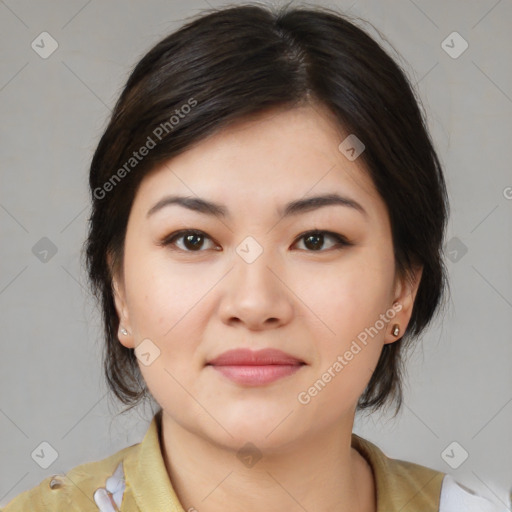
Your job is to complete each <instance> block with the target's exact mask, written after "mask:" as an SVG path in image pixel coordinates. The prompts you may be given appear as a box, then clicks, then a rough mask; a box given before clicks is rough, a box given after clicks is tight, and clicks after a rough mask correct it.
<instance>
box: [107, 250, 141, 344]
mask: <svg viewBox="0 0 512 512" xmlns="http://www.w3.org/2000/svg"><path fill="white" fill-rule="evenodd" d="M107 261H108V265H109V268H110V272H111V275H112V292H113V295H114V304H115V307H116V311H117V316H118V317H119V328H118V331H117V338H118V340H119V342H120V343H121V345H124V346H125V347H126V348H134V347H135V345H134V337H133V334H132V329H131V325H130V317H129V314H128V306H127V303H126V292H125V288H124V283H123V277H122V275H119V272H115V270H114V267H113V265H112V258H111V255H110V254H109V255H108V256H107ZM121 329H125V330H126V331H127V332H128V334H123V333H122V332H121Z"/></svg>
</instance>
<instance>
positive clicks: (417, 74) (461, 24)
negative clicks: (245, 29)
mask: <svg viewBox="0 0 512 512" xmlns="http://www.w3.org/2000/svg"><path fill="white" fill-rule="evenodd" d="M221 5H223V4H221V3H217V2H215V1H214V0H209V1H208V2H207V1H205V0H197V1H193V0H191V1H188V2H186V3H185V2H176V1H163V0H150V1H144V2H143V1H142V0H140V1H129V2H122V1H120V0H110V1H99V0H91V1H84V0H73V1H64V0H54V1H35V0H32V1H28V0H27V1H23V0H3V1H2V0H0V39H1V48H2V50H1V60H0V119H1V123H0V131H1V134H0V145H1V151H2V153H1V162H2V165H1V173H2V175H1V188H0V223H1V240H2V255H1V258H0V265H1V274H0V311H1V326H2V331H1V336H2V353H1V357H0V379H1V381H0V390H1V391H0V393H1V395H0V431H1V439H0V460H1V466H0V505H4V504H6V503H7V502H8V501H9V500H10V499H12V498H13V497H14V496H16V495H17V494H19V493H20V492H22V491H23V490H25V489H28V488H31V487H33V486H34V485H36V484H38V483H39V482H40V481H41V480H42V479H43V478H45V477H46V476H48V475H51V474H55V473H59V472H64V471H67V470H69V469H70V468H71V467H73V466H76V465H78V464H81V463H83V462H86V461H92V460H98V459H100V458H103V457H106V456H107V455H110V454H111V453H114V452H115V451H117V450H119V449H121V448H123V447H125V446H127V445H130V444H133V443H137V442H139V441H140V440H141V439H142V436H143V435H144V433H145V431H146V429H147V427H148V424H149V420H150V418H151V416H152V410H151V409H150V408H149V407H145V408H139V409H138V410H136V411H134V412H133V413H131V414H130V415H128V416H125V417H115V416H114V415H115V413H116V412H117V411H118V410H119V406H118V405H117V404H116V403H115V402H114V401H113V400H111V399H110V398H109V395H108V393H107V389H106V386H105V384H104V382H103V376H102V369H101V366H100V353H101V352H100V351H101V338H100V324H99V320H98V319H99V315H98V312H97V310H96V309H95V306H94V302H93V300H92V299H91V297H90V296H89V294H88V292H87V284H86V279H85V273H84V270H83V268H81V265H80V250H81V245H82V243H83V240H84V238H85V234H86V222H87V217H88V202H87V198H88V196H87V194H88V192H87V172H88V165H89V163H90V158H91V156H92V152H93V150H94V148H95V145H96V144H97V142H98V140H99V137H100V135H101V133H102V130H103V129H104V128H105V126H106V121H107V117H108V115H109V113H110V109H111V108H112V107H113V104H114V102H115V100H116V99H117V95H118V94H119V92H120V90H121V87H122V85H123V84H124V82H125V80H126V78H127V77H128V74H129V71H130V69H131V67H132V66H133V65H134V64H135V63H136V62H137V60H138V59H139V58H140V57H142V55H143V54H144V53H145V52H146V51H147V50H149V48H150V47H152V46H153V44H155V43H156V42H157V41H158V40H160V39H161V38H162V37H163V36H165V35H167V34H168V33H169V32H170V31H172V30H174V29H176V28H177V27H179V26H180V25H181V24H182V22H183V20H184V18H186V17H188V16H191V15H193V14H196V13H197V12H198V11H199V10H201V9H204V8H208V7H209V6H214V7H218V6H221ZM323 5H326V6H331V7H334V8H339V9H340V10H346V11H347V12H349V13H351V14H354V15H357V16H361V17H362V18H364V19H366V20H368V21H370V22H371V23H373V24H374V25H375V26H376V27H377V28H378V29H379V30H380V31H381V32H382V33H383V34H384V36H385V37H386V38H387V39H388V40H389V41H390V42H391V43H392V45H393V46H394V47H395V48H396V49H397V50H398V52H400V54H401V55H402V56H403V58H404V59H405V62H406V64H404V65H406V70H407V73H408V75H409V76H410V78H411V80H412V81H413V82H414V83H415V84H417V90H418V93H419V94H420V96H421V98H422V100H423V103H424V106H425V109H426V111H427V115H428V122H429V125H430V128H431V130H432V134H433V138H434V142H435V144H436V146H437V148H438V151H439V155H440V157H441V160H442V163H443V164H444V167H445V172H446V178H447V181H448V187H449V193H450V200H451V206H452V216H451V218H450V224H449V229H448V236H447V240H448V247H447V253H448V254H449V258H450V259H449V260H448V268H449V272H450V280H451V289H452V296H451V301H450V303H449V309H448V312H447V314H446V315H445V317H444V320H443V322H437V324H435V325H433V326H432V328H431V329H430V330H429V331H428V332H427V333H426V335H425V336H424V338H423V341H422V343H421V345H420V346H419V348H418V349H417V350H415V351H414V352H413V354H412V355H411V357H410V360H409V381H408V382H409V384H408V386H407V388H406V396H405V406H404V410H403V413H402V414H401V415H400V416H399V417H398V418H397V419H395V420H392V419H391V418H390V417H389V416H388V417H386V416H384V415H377V416H373V417H371V418H356V426H355V431H356V432H357V433H359V434H360V435H362V436H363V437H366V438H368V439H369V440H371V441H373V442H375V443H376V444H378V445H379V446H380V447H381V448H382V449H383V450H384V451H385V452H386V453H387V454H388V455H390V456H393V457H395V458H401V459H405V460H409V461H413V462H417V463H419V464H423V465H426V466H430V467H432V468H436V469H438V470H441V471H445V472H448V473H451V474H452V475H453V476H454V477H455V478H456V479H457V480H459V481H460V482H461V483H464V484H466V485H467V486H469V487H471V488H473V489H475V490H476V491H478V492H480V493H482V494H484V495H486V496H489V497H492V498H493V499H495V500H497V499H498V498H499V499H500V500H502V501H503V503H507V502H508V499H507V494H508V490H509V488H510V487H511V485H512V428H511V427H512V372H511V369H510V367H511V365H512V339H511V338H512V336H511V334H510V333H511V331H512V278H511V274H512V263H511V262H512V235H511V234H512V225H511V224H512V221H511V219H512V199H511V197H512V188H510V187H512V172H511V163H510V160H511V158H510V157H511V151H510V145H511V141H512V127H511V123H510V116H511V114H512V80H511V78H512V64H511V62H512V60H511V59H510V50H511V42H512V41H511V35H510V34H511V32H510V26H511V21H512V2H511V1H510V0H500V1H496V0H481V1H462V0H458V1H455V0H454V1H449V2H445V1H441V0H436V1H429V2H427V1H420V0H415V1H412V0H397V1H385V2H382V1H381V2H378V1H377V0H374V1H364V0H358V1H356V2H354V1H353V0H352V1H338V2H332V3H323ZM363 26H364V25H363ZM367 30H369V31H370V33H372V34H373V35H374V36H375V37H377V38H378V36H377V35H376V33H374V32H373V31H372V29H371V27H367ZM43 31H47V32H49V33H50V34H51V36H52V37H53V38H54V39H55V40H56V41H57V42H58V45H59V46H58V49H57V50H56V51H55V52H54V53H53V54H52V55H51V56H50V57H48V58H47V59H43V58H41V57H40V56H39V55H38V54H37V53H36V52H35V51H34V50H33V49H32V47H31V43H32V41H34V40H36V42H37V41H38V40H39V41H40V39H36V38H37V37H38V36H39V34H40V33H41V32H43ZM453 31H457V32H458V33H459V34H460V35H461V36H462V37H463V38H464V39H465V40H466V41H467V42H468V44H469V47H468V49H467V50H466V51H465V52H464V53H462V55H460V56H459V57H458V58H455V59H454V58H452V57H450V56H449V55H448V54H447V53H446V51H445V50H444V49H443V47H442V46H441V44H442V42H443V40H445V38H446V37H447V36H448V35H449V34H451V33H452V32H453ZM448 41H450V40H448ZM447 44H450V45H451V46H454V49H455V50H457V49H458V48H461V46H460V43H459V42H457V41H454V43H451V42H449V43H447ZM384 45H385V47H387V46H386V44H384ZM45 46H46V48H48V45H47V44H45ZM507 187H508V188H507ZM44 237H46V238H48V239H49V240H51V242H52V243H53V244H54V245H55V247H56V249H57V252H56V254H54V255H52V252H51V250H50V252H49V253H48V254H47V255H46V256H45V255H44V253H41V250H42V249H41V248H43V249H44V248H45V247H46V248H48V247H49V242H48V241H47V240H43V241H40V240H41V239H42V238H44ZM36 244H39V245H36ZM34 246H35V249H34ZM465 251H467V252H465ZM34 253H35V254H34ZM38 253H39V254H38ZM41 258H42V259H43V261H41ZM45 258H46V261H44V259H45ZM43 441H46V442H48V443H49V444H50V445H51V446H52V447H53V448H54V449H55V450H56V451H57V453H58V458H57V459H56V460H55V461H54V462H53V464H52V465H51V466H50V467H48V468H47V469H42V468H40V467H39V465H38V464H36V462H35V461H34V460H33V458H32V457H31V453H32V452H33V451H34V450H35V449H36V448H38V447H39V445H40V443H41V442H43ZM453 441H456V442H457V443H459V444H460V446H461V447H463V449H465V450H466V451H467V452H468V453H469V457H468V459H467V460H466V461H465V462H464V463H463V464H461V465H460V466H459V467H458V468H457V469H452V468H451V467H450V466H449V465H448V464H447V463H446V462H445V459H443V457H442V453H443V451H444V450H445V448H446V447H447V446H448V445H449V444H450V443H452V442H453ZM48 453H49V452H48V451H47V452H46V454H48ZM461 453H462V452H461V448H459V447H456V448H455V449H454V452H453V455H452V453H451V452H450V455H452V460H456V459H458V458H459V457H460V456H461ZM45 456H47V455H45ZM452 464H453V462H452Z"/></svg>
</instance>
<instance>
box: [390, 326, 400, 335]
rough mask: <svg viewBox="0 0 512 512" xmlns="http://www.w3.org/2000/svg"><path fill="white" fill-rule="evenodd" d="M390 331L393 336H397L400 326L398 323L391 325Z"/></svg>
mask: <svg viewBox="0 0 512 512" xmlns="http://www.w3.org/2000/svg"><path fill="white" fill-rule="evenodd" d="M391 333H392V334H393V336H398V335H399V334H400V326H399V325H398V324H395V325H393V330H392V331H391Z"/></svg>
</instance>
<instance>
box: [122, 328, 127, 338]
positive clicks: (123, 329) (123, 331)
mask: <svg viewBox="0 0 512 512" xmlns="http://www.w3.org/2000/svg"><path fill="white" fill-rule="evenodd" d="M121 334H124V335H125V336H128V331H127V330H126V329H125V328H124V327H121Z"/></svg>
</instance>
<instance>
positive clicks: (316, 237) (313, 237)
mask: <svg viewBox="0 0 512 512" xmlns="http://www.w3.org/2000/svg"><path fill="white" fill-rule="evenodd" d="M309 240H314V242H313V244H310V245H313V249H318V245H322V244H321V243H320V241H321V240H322V235H309V236H308V237H306V242H305V243H306V246H308V241H309Z"/></svg>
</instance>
